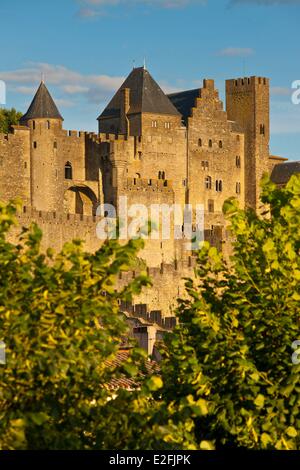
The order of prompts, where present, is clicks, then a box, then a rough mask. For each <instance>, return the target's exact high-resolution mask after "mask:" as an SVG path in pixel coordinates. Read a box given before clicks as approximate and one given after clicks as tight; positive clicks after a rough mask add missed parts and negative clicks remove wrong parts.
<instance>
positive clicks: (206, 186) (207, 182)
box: [205, 176, 211, 189]
mask: <svg viewBox="0 0 300 470" xmlns="http://www.w3.org/2000/svg"><path fill="white" fill-rule="evenodd" d="M205 188H206V189H211V176H206V178H205Z"/></svg>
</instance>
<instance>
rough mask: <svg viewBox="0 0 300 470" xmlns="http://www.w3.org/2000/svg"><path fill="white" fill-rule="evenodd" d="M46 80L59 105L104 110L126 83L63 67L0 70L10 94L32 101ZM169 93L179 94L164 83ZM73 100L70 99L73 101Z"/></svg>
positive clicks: (39, 65)
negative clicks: (11, 92)
mask: <svg viewBox="0 0 300 470" xmlns="http://www.w3.org/2000/svg"><path fill="white" fill-rule="evenodd" d="M42 76H43V77H44V79H45V82H46V85H48V86H49V85H50V86H52V87H53V92H54V95H55V97H56V102H57V104H58V105H59V104H60V105H61V106H63V107H70V106H73V105H74V103H75V102H78V104H79V103H82V102H86V103H91V104H94V105H95V104H96V105H99V106H101V105H102V104H104V103H105V102H107V100H109V99H110V98H111V97H112V95H113V94H114V93H115V92H116V90H117V89H118V88H119V87H120V86H121V84H122V83H123V81H124V80H125V77H124V76H110V75H96V74H94V75H93V74H83V73H79V72H77V71H75V70H71V69H68V68H67V67H64V66H62V65H53V64H47V63H29V64H28V66H27V67H24V68H19V69H17V70H11V71H1V70H0V80H4V81H5V82H6V83H7V85H8V87H9V88H10V89H11V91H13V92H15V93H20V94H22V95H28V97H29V98H31V97H33V95H34V93H35V92H36V90H37V86H38V84H39V82H40V81H41V77H42ZM161 86H162V88H163V89H164V91H165V92H166V93H171V92H174V91H178V88H177V87H174V86H172V85H171V84H169V83H167V82H164V81H163V82H162V83H161ZM70 98H71V99H70Z"/></svg>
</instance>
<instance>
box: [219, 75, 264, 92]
mask: <svg viewBox="0 0 300 470" xmlns="http://www.w3.org/2000/svg"><path fill="white" fill-rule="evenodd" d="M269 83H270V80H269V79H268V78H266V77H256V76H252V77H243V78H235V79H230V80H226V90H227V92H229V93H230V92H231V93H236V92H245V91H248V90H249V91H250V90H253V89H254V87H256V86H261V87H268V86H269Z"/></svg>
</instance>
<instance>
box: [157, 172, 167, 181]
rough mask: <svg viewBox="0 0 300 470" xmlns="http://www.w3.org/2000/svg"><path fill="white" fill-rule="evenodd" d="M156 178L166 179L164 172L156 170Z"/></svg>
mask: <svg viewBox="0 0 300 470" xmlns="http://www.w3.org/2000/svg"><path fill="white" fill-rule="evenodd" d="M158 179H159V180H165V179H166V173H165V172H164V171H159V172H158Z"/></svg>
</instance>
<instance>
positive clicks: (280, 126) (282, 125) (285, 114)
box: [271, 98, 300, 134]
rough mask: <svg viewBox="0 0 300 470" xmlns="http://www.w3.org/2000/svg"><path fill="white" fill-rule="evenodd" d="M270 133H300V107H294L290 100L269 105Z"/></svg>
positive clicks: (273, 102)
mask: <svg viewBox="0 0 300 470" xmlns="http://www.w3.org/2000/svg"><path fill="white" fill-rule="evenodd" d="M271 133H272V134H295V133H300V105H294V104H293V103H292V101H291V99H289V98H287V99H286V100H285V101H279V102H275V101H272V103H271Z"/></svg>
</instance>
